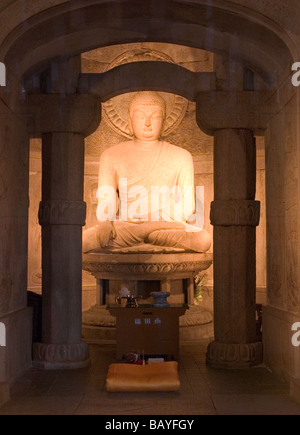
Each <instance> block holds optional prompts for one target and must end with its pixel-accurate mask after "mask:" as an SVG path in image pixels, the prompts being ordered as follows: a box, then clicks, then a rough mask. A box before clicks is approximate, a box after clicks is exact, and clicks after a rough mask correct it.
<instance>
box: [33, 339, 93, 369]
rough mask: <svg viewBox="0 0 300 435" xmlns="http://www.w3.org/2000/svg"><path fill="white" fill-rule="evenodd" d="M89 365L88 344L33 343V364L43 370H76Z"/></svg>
mask: <svg viewBox="0 0 300 435" xmlns="http://www.w3.org/2000/svg"><path fill="white" fill-rule="evenodd" d="M89 365H90V359H89V347H88V344H87V343H85V342H84V341H82V342H81V343H72V344H44V343H35V344H34V345H33V366H34V367H36V368H41V369H44V370H76V369H82V368H85V367H88V366H89Z"/></svg>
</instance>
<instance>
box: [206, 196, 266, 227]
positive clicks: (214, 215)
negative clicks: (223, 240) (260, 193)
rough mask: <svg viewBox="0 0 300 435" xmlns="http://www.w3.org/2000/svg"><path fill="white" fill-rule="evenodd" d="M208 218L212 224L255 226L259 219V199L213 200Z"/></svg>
mask: <svg viewBox="0 0 300 435" xmlns="http://www.w3.org/2000/svg"><path fill="white" fill-rule="evenodd" d="M210 220H211V224H212V225H214V226H253V227H257V226H258V225H259V220H260V201H249V200H242V199H234V200H228V201H220V200H219V201H213V202H212V203H211V211H210Z"/></svg>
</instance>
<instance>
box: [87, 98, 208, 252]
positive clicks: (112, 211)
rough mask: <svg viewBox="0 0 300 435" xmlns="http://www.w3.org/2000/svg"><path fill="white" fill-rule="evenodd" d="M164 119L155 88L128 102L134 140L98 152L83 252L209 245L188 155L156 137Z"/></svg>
mask: <svg viewBox="0 0 300 435" xmlns="http://www.w3.org/2000/svg"><path fill="white" fill-rule="evenodd" d="M165 119H166V103H165V101H164V99H163V98H162V97H161V96H160V95H159V94H157V93H156V92H139V93H137V94H136V96H135V97H134V98H133V100H132V101H131V104H130V107H129V125H130V129H131V132H132V135H133V140H130V141H126V142H122V143H120V144H119V145H116V146H113V147H111V148H109V149H107V150H105V151H104V152H103V153H102V154H101V158H100V168H99V182H98V191H97V198H98V207H97V220H98V225H97V226H95V227H93V228H90V229H88V230H86V231H84V233H83V251H84V252H85V253H86V252H124V250H125V251H126V250H127V251H126V252H128V250H131V252H132V251H133V252H148V251H151V250H153V249H154V248H156V249H158V248H159V247H160V248H161V249H162V250H163V248H168V249H171V250H172V249H173V250H175V251H176V250H179V251H192V252H206V251H207V250H208V249H209V247H210V245H211V237H210V235H209V233H208V232H207V231H205V230H204V229H202V228H199V227H198V226H197V225H196V219H195V215H194V213H195V190H194V166H193V160H192V156H191V154H190V153H189V152H188V151H186V150H184V149H183V148H181V147H178V146H174V145H171V144H170V143H168V142H165V141H163V140H161V139H160V136H161V134H162V132H163V127H164V122H165Z"/></svg>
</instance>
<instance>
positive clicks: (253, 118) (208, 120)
mask: <svg viewBox="0 0 300 435" xmlns="http://www.w3.org/2000/svg"><path fill="white" fill-rule="evenodd" d="M269 97H270V92H267V91H210V92H200V93H199V94H198V95H197V98H196V104H197V115H196V119H197V124H198V125H199V127H200V128H201V130H202V131H204V133H206V134H208V135H211V136H213V135H214V133H215V131H217V130H223V129H245V130H252V131H253V132H254V134H257V135H262V134H263V133H264V131H265V130H266V128H267V126H268V119H269V116H270V115H271V109H270V108H269V106H268V104H267V101H268V99H269ZM273 111H274V108H273Z"/></svg>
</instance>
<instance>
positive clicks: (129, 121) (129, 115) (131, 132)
mask: <svg viewBox="0 0 300 435" xmlns="http://www.w3.org/2000/svg"><path fill="white" fill-rule="evenodd" d="M128 128H129V133H130V135H131V136H133V128H132V122H131V114H130V112H129V113H128Z"/></svg>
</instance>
